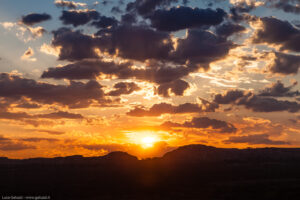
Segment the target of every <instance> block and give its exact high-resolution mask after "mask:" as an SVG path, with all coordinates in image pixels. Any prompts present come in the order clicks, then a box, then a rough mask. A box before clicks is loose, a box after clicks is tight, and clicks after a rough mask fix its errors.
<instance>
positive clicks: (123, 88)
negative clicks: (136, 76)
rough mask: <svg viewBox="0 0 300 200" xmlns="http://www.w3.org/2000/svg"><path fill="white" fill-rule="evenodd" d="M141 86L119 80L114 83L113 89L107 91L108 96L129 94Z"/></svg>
mask: <svg viewBox="0 0 300 200" xmlns="http://www.w3.org/2000/svg"><path fill="white" fill-rule="evenodd" d="M140 89H141V88H140V87H139V86H138V85H137V84H136V83H133V82H119V83H116V84H115V85H114V90H112V91H110V92H109V93H108V95H109V96H121V95H124V94H131V93H133V92H134V91H138V90H140Z"/></svg>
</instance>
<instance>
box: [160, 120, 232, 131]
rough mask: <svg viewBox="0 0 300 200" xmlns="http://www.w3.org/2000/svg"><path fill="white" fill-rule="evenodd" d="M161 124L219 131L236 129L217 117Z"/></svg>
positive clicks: (171, 126)
mask: <svg viewBox="0 0 300 200" xmlns="http://www.w3.org/2000/svg"><path fill="white" fill-rule="evenodd" d="M162 126H163V127H169V128H176V127H178V128H180V127H182V128H211V129H215V130H217V131H219V132H221V133H234V132H236V130H237V129H236V128H235V127H234V125H232V124H230V123H227V122H225V121H221V120H217V119H210V118H208V117H194V118H193V119H192V120H191V121H186V122H184V123H183V124H179V123H173V122H165V123H163V124H162Z"/></svg>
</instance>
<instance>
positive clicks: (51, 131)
mask: <svg viewBox="0 0 300 200" xmlns="http://www.w3.org/2000/svg"><path fill="white" fill-rule="evenodd" d="M32 131H37V132H40V133H48V134H50V135H63V134H65V132H64V131H53V130H45V129H34V130H32Z"/></svg>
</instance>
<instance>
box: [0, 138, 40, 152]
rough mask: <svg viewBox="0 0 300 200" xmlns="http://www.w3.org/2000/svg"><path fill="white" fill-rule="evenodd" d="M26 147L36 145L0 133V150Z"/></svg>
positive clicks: (30, 147)
mask: <svg viewBox="0 0 300 200" xmlns="http://www.w3.org/2000/svg"><path fill="white" fill-rule="evenodd" d="M27 149H36V147H35V146H32V145H27V144H24V143H23V142H19V141H14V140H12V139H10V138H6V137H3V136H2V135H0V151H21V150H27Z"/></svg>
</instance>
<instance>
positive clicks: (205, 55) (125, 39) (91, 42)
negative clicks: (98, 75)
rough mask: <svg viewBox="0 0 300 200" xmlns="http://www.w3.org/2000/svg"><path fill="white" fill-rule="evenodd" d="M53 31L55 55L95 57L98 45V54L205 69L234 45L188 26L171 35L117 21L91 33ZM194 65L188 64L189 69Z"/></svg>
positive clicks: (60, 57) (143, 26) (75, 58)
mask: <svg viewBox="0 0 300 200" xmlns="http://www.w3.org/2000/svg"><path fill="white" fill-rule="evenodd" d="M53 33H54V38H53V40H52V45H53V46H54V47H60V54H59V59H60V60H69V61H76V60H77V61H78V60H83V59H87V58H99V57H100V55H99V52H97V51H96V49H98V50H99V51H100V52H101V54H102V55H103V54H106V53H107V54H110V55H112V56H118V57H121V58H124V59H131V60H135V61H141V62H145V61H146V60H150V59H151V60H155V61H156V62H164V63H169V64H171V63H175V64H181V65H183V64H189V65H195V64H200V65H201V67H203V68H205V69H207V68H208V65H209V63H210V62H213V61H216V60H219V59H222V58H224V57H225V56H226V55H227V54H228V52H229V50H230V49H232V48H234V47H236V45H235V44H233V43H232V42H231V41H228V40H227V39H226V38H224V37H221V36H218V35H216V34H214V33H212V32H210V31H205V30H189V31H188V33H187V36H186V37H185V38H181V39H174V38H173V36H171V35H170V34H169V33H166V32H162V31H155V30H153V29H152V28H150V27H148V26H145V25H129V24H126V25H124V24H121V25H118V26H114V27H112V28H109V29H104V30H100V31H98V33H97V34H96V35H95V36H91V35H86V34H83V33H81V32H80V31H72V30H70V29H67V28H61V29H58V30H57V31H53ZM175 40H176V45H175ZM145 47H147V48H145ZM198 67H199V66H197V67H195V66H194V68H192V67H190V68H191V69H190V70H189V71H193V70H194V71H195V70H197V68H198Z"/></svg>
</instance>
